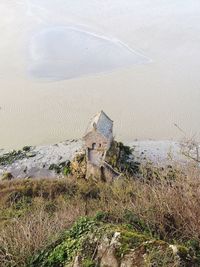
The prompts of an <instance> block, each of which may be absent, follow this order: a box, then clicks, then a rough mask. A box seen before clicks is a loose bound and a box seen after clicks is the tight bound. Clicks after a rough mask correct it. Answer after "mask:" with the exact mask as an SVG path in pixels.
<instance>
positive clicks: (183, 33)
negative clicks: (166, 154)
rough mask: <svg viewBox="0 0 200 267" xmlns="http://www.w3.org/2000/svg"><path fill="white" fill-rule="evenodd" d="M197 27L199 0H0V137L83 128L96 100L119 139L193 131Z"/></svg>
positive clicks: (199, 81) (15, 144)
mask: <svg viewBox="0 0 200 267" xmlns="http://www.w3.org/2000/svg"><path fill="white" fill-rule="evenodd" d="M69 28H73V29H74V28H75V29H78V30H79V31H78V32H77V31H73V32H71V33H70V35H69V30H67V29H69ZM80 30H81V31H80ZM199 32H200V1H199V0H190V1H189V0H162V1H158V0H152V1H149V0H134V1H133V0H126V1H121V0H101V1H100V0H92V1H91V0H84V1H83V0H58V1H55V0H42V1H41V0H16V1H11V0H10V1H8V0H1V1H0V36H1V42H0V59H1V60H0V107H1V109H0V147H2V148H20V147H22V146H24V145H26V144H31V145H39V144H51V143H57V142H59V141H60V140H65V139H71V138H80V137H81V136H82V134H83V132H84V130H85V127H86V125H87V123H88V120H89V119H90V118H91V117H92V116H93V115H94V114H95V113H96V112H98V111H99V110H102V109H103V110H104V111H105V112H106V113H107V114H108V115H109V116H110V117H111V118H112V119H113V120H114V122H115V135H116V137H117V139H119V140H123V141H126V140H128V141H132V140H133V139H136V138H137V139H141V140H146V139H148V138H151V139H156V140H171V139H172V138H174V139H175V140H179V138H180V137H181V136H180V135H179V132H178V131H177V129H176V128H175V127H174V123H177V124H178V125H179V126H180V127H181V128H183V129H184V130H185V131H186V133H188V135H193V134H196V136H198V135H199V133H200V125H199V123H197V122H198V120H199V114H200V105H199V102H200V90H199V88H200V76H199V69H200V49H199V47H200V34H199ZM88 33H89V34H88ZM61 36H62V38H61ZM58 37H59V38H58ZM72 37H73V39H71V38H72ZM60 38H61V40H62V42H59V41H58V39H60ZM116 40H120V43H119V42H116ZM47 43H48V44H47ZM121 44H123V45H122V46H121ZM124 44H125V46H124ZM70 45H71V46H70ZM75 46H76V47H75ZM34 47H35V48H34ZM65 47H66V49H65ZM86 47H88V48H90V49H89V50H87V49H86ZM127 47H128V48H130V50H131V51H133V52H134V53H132V52H131V53H130V50H127V49H126V48H127ZM109 51H110V52H109ZM100 52H101V53H100ZM107 52H109V53H107ZM91 53H92V55H91ZM93 54H94V55H93ZM116 54H117V57H116V56H115V55H116ZM97 55H98V56H99V57H97ZM129 55H130V57H129ZM138 55H140V56H141V55H145V57H147V58H148V59H149V58H150V59H151V60H152V61H151V63H150V64H143V61H141V57H139V58H138V57H137V56H138ZM61 57H62V58H63V61H62V60H60V58H61ZM77 58H78V59H80V58H82V62H84V63H83V64H84V67H83V66H80V64H81V62H80V60H78V62H76V60H77ZM118 59H120V62H119V61H118ZM101 60H102V64H100V63H101ZM115 60H116V61H115ZM128 60H130V62H128ZM86 61H87V63H85V62H86ZM119 63H120V64H119ZM129 63H130V64H129ZM133 63H134V64H133ZM135 63H137V64H135ZM138 63H140V64H138ZM141 63H142V64H141ZM127 66H129V68H126V67H127ZM116 67H117V68H116ZM30 70H31V71H32V74H34V75H32V76H31V77H30ZM106 70H109V71H108V72H106ZM111 70H113V71H112V72H111ZM102 71H103V72H104V71H105V73H104V74H100V73H99V74H98V72H102ZM94 73H95V75H94ZM83 74H84V76H81V75H83ZM75 76H76V77H75ZM80 76H81V77H80ZM39 77H40V78H39ZM42 77H43V78H42ZM44 77H48V79H47V80H51V82H50V81H48V82H47V81H46V80H45V79H44ZM69 77H74V79H67V78H69ZM55 79H60V80H59V81H55Z"/></svg>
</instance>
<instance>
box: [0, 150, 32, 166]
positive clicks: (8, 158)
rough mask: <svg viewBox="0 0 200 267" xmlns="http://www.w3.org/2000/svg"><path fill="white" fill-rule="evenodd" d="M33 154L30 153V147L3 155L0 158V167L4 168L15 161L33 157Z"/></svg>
mask: <svg viewBox="0 0 200 267" xmlns="http://www.w3.org/2000/svg"><path fill="white" fill-rule="evenodd" d="M34 156H35V153H33V152H31V147H30V146H25V147H23V149H22V150H12V151H11V152H8V153H5V154H3V155H2V156H0V165H2V166H5V165H8V164H12V163H13V162H15V161H16V160H21V159H24V158H30V157H34Z"/></svg>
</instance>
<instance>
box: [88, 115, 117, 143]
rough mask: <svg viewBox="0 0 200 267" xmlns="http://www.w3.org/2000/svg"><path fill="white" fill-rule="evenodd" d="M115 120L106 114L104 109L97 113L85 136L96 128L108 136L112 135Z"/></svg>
mask: <svg viewBox="0 0 200 267" xmlns="http://www.w3.org/2000/svg"><path fill="white" fill-rule="evenodd" d="M112 129H113V121H112V120H111V119H110V118H109V117H108V116H107V115H106V114H105V112H104V111H100V112H99V113H97V114H96V115H95V116H94V117H93V118H92V119H91V121H90V123H89V125H88V128H87V130H86V133H85V136H86V135H87V134H88V133H90V132H92V131H94V130H96V131H97V132H99V133H100V134H102V135H103V136H104V137H106V138H108V139H109V138H110V137H111V136H112Z"/></svg>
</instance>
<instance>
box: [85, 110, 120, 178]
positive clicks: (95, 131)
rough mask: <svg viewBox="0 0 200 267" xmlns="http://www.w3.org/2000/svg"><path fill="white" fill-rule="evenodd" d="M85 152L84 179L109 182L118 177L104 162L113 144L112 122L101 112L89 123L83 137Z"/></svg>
mask: <svg viewBox="0 0 200 267" xmlns="http://www.w3.org/2000/svg"><path fill="white" fill-rule="evenodd" d="M83 140H84V145H85V152H86V166H87V167H86V179H88V178H90V177H93V178H98V179H99V178H100V179H101V180H105V181H111V180H113V179H114V178H116V177H118V176H119V175H120V173H119V172H117V171H116V170H114V169H113V168H112V166H111V165H110V164H108V163H107V162H106V161H105V158H106V155H107V152H108V151H109V149H110V147H111V145H112V142H113V140H114V139H113V121H112V120H111V119H110V118H109V117H108V116H107V115H106V114H105V113H104V112H103V111H101V112H99V113H98V114H96V115H95V116H94V117H93V118H92V120H91V121H90V123H89V125H88V128H87V130H86V133H85V135H84V136H83Z"/></svg>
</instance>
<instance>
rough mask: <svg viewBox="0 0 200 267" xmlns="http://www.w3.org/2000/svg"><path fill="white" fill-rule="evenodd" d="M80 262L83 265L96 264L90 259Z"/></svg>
mask: <svg viewBox="0 0 200 267" xmlns="http://www.w3.org/2000/svg"><path fill="white" fill-rule="evenodd" d="M82 264H83V267H95V266H96V263H95V262H94V261H93V260H91V259H85V260H84V261H83V263H82Z"/></svg>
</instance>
